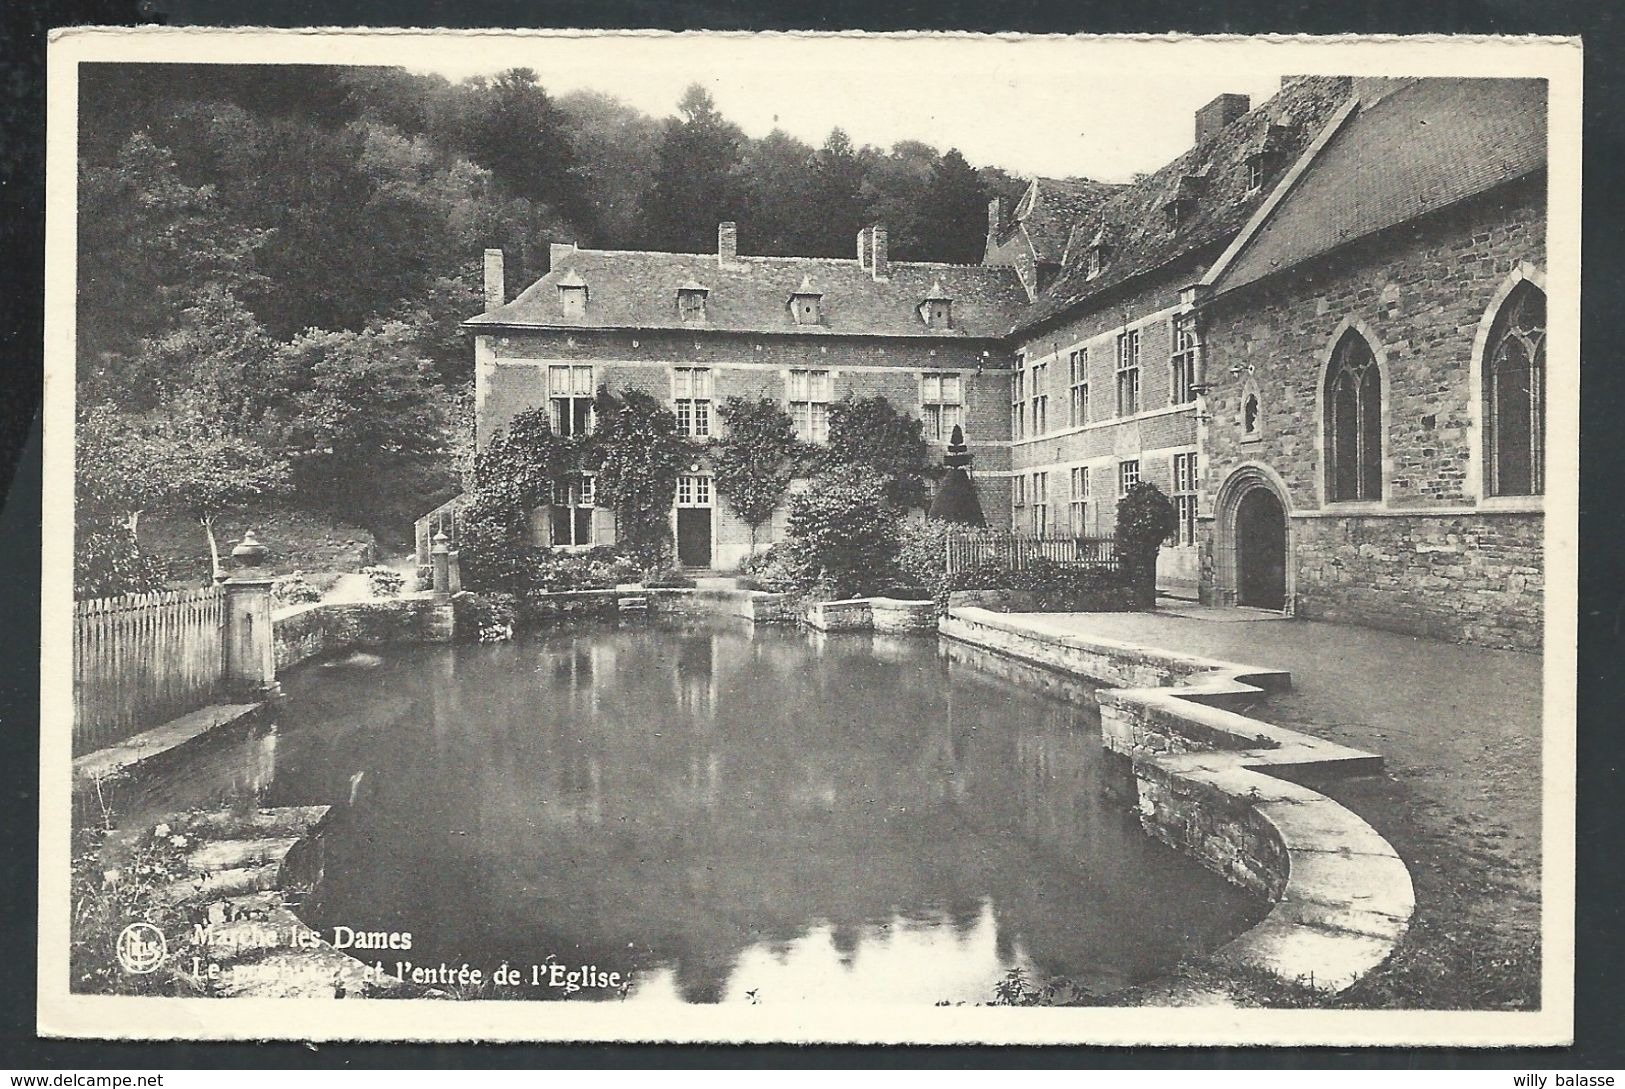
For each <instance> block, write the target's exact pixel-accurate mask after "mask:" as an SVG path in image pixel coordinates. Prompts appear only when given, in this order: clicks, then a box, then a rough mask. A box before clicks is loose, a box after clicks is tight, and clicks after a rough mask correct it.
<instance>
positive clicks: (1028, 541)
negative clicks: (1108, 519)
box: [943, 529, 1117, 575]
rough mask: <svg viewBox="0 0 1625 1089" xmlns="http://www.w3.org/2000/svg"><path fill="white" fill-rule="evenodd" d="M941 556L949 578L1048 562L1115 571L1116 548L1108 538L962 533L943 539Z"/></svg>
mask: <svg viewBox="0 0 1625 1089" xmlns="http://www.w3.org/2000/svg"><path fill="white" fill-rule="evenodd" d="M944 553H945V554H944V557H943V559H944V561H945V563H946V566H947V569H948V573H949V574H950V575H952V574H956V573H958V572H960V571H971V570H975V569H976V568H977V567H981V566H983V565H989V566H996V567H1000V568H1003V569H1004V570H1006V571H1022V570H1025V569H1027V568H1029V567H1031V566H1032V565H1033V561H1035V560H1048V561H1049V562H1051V563H1057V564H1062V565H1064V566H1067V567H1098V568H1103V569H1115V568H1116V567H1117V545H1116V542H1115V541H1114V540H1113V539H1112V538H1110V537H1079V536H1075V535H1071V534H1067V535H1060V534H1057V535H1055V536H1038V535H1035V534H1027V533H1009V532H1006V531H1004V530H997V529H964V530H954V531H952V532H950V533H949V534H948V535H947V542H946V545H945V548H944Z"/></svg>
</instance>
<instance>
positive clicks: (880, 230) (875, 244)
mask: <svg viewBox="0 0 1625 1089" xmlns="http://www.w3.org/2000/svg"><path fill="white" fill-rule="evenodd" d="M869 237H870V239H871V241H870V246H871V254H870V259H871V265H870V270H871V271H872V272H873V273H874V274H875V279H877V280H885V279H888V278H890V276H891V262H890V261H889V260H887V258H886V226H885V224H883V223H876V224H875V225H874V227H873V228H871V229H870V233H869Z"/></svg>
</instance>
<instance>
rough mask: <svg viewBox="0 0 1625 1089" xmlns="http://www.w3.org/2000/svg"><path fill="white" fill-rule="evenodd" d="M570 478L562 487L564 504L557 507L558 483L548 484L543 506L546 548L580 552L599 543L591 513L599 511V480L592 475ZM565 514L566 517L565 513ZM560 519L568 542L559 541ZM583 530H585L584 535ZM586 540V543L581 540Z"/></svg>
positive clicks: (578, 475)
mask: <svg viewBox="0 0 1625 1089" xmlns="http://www.w3.org/2000/svg"><path fill="white" fill-rule="evenodd" d="M572 475H573V478H574V479H572V480H571V481H570V482H568V483H567V484H566V485H565V501H564V502H563V503H560V502H559V501H558V498H559V482H558V481H556V480H549V481H548V482H547V493H546V495H545V497H544V498H545V499H546V500H547V501H546V502H545V503H543V504H542V505H543V506H544V507H546V508H547V527H548V541H549V547H552V548H565V549H580V548H591V547H593V546H594V545H595V544H596V543H597V540H598V529H597V524H596V519H594V517H593V512H594V511H595V510H596V509H597V507H598V480H597V474H595V473H585V472H584V473H575V474H572ZM565 512H568V513H565ZM561 518H562V519H563V521H564V525H565V526H567V527H569V532H568V533H567V534H565V536H566V537H568V538H569V540H565V541H560V540H559V524H560V519H561ZM583 527H585V530H584V531H583ZM582 537H585V540H582V539H580V538H582Z"/></svg>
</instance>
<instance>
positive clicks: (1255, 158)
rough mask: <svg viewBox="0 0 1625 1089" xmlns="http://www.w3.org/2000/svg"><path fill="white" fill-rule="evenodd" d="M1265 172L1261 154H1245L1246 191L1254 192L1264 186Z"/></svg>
mask: <svg viewBox="0 0 1625 1089" xmlns="http://www.w3.org/2000/svg"><path fill="white" fill-rule="evenodd" d="M1267 173H1268V171H1267V170H1266V169H1265V164H1264V156H1263V155H1262V154H1258V155H1249V156H1247V192H1249V193H1256V192H1258V191H1259V190H1260V189H1262V188H1264V175H1265V174H1267Z"/></svg>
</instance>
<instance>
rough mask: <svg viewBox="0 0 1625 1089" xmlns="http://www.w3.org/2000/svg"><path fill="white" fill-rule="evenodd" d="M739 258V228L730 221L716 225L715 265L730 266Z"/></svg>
mask: <svg viewBox="0 0 1625 1089" xmlns="http://www.w3.org/2000/svg"><path fill="white" fill-rule="evenodd" d="M738 256H739V228H738V227H737V226H736V225H735V224H734V223H733V222H731V221H728V222H723V223H718V224H717V264H719V265H730V264H732V263H733V260H734V258H735V257H738Z"/></svg>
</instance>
